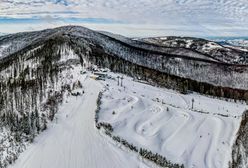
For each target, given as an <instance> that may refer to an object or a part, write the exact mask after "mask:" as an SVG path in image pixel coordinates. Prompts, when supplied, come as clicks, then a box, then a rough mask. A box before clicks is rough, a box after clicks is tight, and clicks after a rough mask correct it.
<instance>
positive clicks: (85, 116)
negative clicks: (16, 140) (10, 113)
mask: <svg viewBox="0 0 248 168" xmlns="http://www.w3.org/2000/svg"><path fill="white" fill-rule="evenodd" d="M84 87H85V89H86V90H85V91H86V93H85V95H84V96H82V97H78V98H75V97H74V98H71V99H70V101H69V103H68V104H65V105H63V106H62V108H61V109H60V110H59V111H60V112H59V113H58V114H57V121H56V122H55V123H53V124H51V125H50V127H49V129H48V130H47V131H45V132H43V133H42V134H41V135H39V136H38V137H37V138H36V139H35V142H34V143H33V144H31V145H30V146H29V147H28V148H27V150H26V151H25V152H24V153H22V154H21V156H20V157H19V159H18V160H17V161H16V163H15V164H14V165H11V166H10V168H127V167H128V168H138V167H146V165H145V164H143V163H142V162H141V161H139V159H138V157H137V156H134V155H132V154H128V153H127V152H126V151H123V150H121V149H120V148H117V147H116V146H115V145H114V144H111V143H109V142H108V140H107V139H106V138H104V137H102V136H101V135H100V134H99V133H98V131H97V130H96V129H95V126H94V117H95V111H94V110H95V108H96V99H97V96H98V93H99V91H100V90H101V88H102V86H101V85H100V84H99V83H97V82H95V81H93V80H91V79H87V80H86V82H85V84H84Z"/></svg>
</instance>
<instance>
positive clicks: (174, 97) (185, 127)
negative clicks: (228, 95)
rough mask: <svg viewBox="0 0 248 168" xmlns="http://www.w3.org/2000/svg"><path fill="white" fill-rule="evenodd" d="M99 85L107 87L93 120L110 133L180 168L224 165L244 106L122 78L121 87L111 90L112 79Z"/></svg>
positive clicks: (223, 166) (217, 167)
mask: <svg viewBox="0 0 248 168" xmlns="http://www.w3.org/2000/svg"><path fill="white" fill-rule="evenodd" d="M111 75H112V77H115V76H116V74H111ZM119 76H120V75H119ZM103 84H105V85H106V86H107V88H108V89H107V90H106V92H104V94H103V97H102V104H101V111H100V114H99V121H100V122H107V123H110V124H111V125H112V126H113V128H114V132H113V133H114V134H115V135H118V136H120V137H122V138H123V139H125V140H127V141H128V142H129V143H131V144H134V145H135V146H138V147H142V148H145V149H149V150H151V151H153V153H159V154H161V155H163V156H165V157H166V158H167V159H169V160H170V161H172V162H174V163H180V164H184V166H185V167H186V168H209V167H211V168H225V167H228V162H229V161H230V159H231V152H232V144H233V142H234V140H235V135H236V132H237V130H238V128H239V124H240V116H241V115H242V113H243V112H244V111H245V109H246V108H247V106H246V105H245V104H241V103H234V102H226V101H223V100H218V99H214V98H210V97H205V96H204V95H198V94H196V93H192V94H186V95H183V94H180V93H178V92H176V91H173V90H168V89H165V88H158V87H153V86H150V85H146V84H143V83H139V82H134V81H133V79H132V78H129V77H126V76H124V79H123V85H124V86H125V88H124V87H120V86H117V81H116V80H106V81H105V82H103ZM192 99H194V106H193V110H192V109H191V107H192ZM198 111H199V112H198ZM113 112H114V113H113ZM224 116H228V117H224Z"/></svg>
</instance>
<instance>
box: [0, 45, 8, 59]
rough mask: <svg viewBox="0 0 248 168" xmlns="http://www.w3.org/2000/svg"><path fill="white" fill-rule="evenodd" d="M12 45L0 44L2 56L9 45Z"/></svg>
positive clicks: (0, 54) (0, 55)
mask: <svg viewBox="0 0 248 168" xmlns="http://www.w3.org/2000/svg"><path fill="white" fill-rule="evenodd" d="M9 46H10V45H0V58H1V57H2V56H3V52H5V50H6V49H7V48H8V47H9Z"/></svg>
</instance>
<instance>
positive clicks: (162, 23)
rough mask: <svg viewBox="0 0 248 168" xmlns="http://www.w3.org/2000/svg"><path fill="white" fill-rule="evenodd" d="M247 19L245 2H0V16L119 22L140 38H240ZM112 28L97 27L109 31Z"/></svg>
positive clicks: (246, 24) (194, 0) (202, 0)
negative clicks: (141, 33)
mask: <svg viewBox="0 0 248 168" xmlns="http://www.w3.org/2000/svg"><path fill="white" fill-rule="evenodd" d="M247 16H248V3H247V0H135V1H134V0H46V1H45V0H0V17H12V18H32V17H42V18H47V19H48V21H49V24H47V26H49V25H50V24H52V22H54V23H53V24H52V25H55V23H56V24H57V22H56V20H53V19H52V18H58V17H59V18H64V19H66V18H103V19H109V20H115V21H120V22H123V24H122V25H119V26H121V27H123V26H124V27H125V26H126V27H129V28H128V30H129V31H130V34H133V32H137V28H139V30H140V31H141V32H143V34H144V35H145V32H147V34H148V35H149V34H156V32H159V34H163V33H162V32H164V34H166V35H167V34H168V33H169V34H175V35H177V34H179V35H181V34H185V35H188V34H192V35H194V34H195V36H199V35H201V36H203V35H205V36H208V35H239V36H241V35H246V34H244V33H245V32H247V30H248V28H246V29H245V27H248V17H247ZM66 23H67V22H65V23H64V24H66ZM59 24H61V23H59ZM78 24H80V23H78ZM133 25H137V26H136V27H135V28H133ZM90 26H91V27H96V26H94V25H93V24H92V25H90ZM116 26H117V25H116V24H115V25H114V24H113V25H112V27H111V25H105V26H103V25H102V24H101V25H98V27H103V28H104V29H106V28H107V27H111V28H110V29H111V30H112V29H116ZM2 27H3V26H1V27H0V31H5V30H4V28H2ZM121 27H119V29H120V30H121V29H123V28H121ZM142 27H143V28H142ZM147 27H149V29H148V28H147ZM158 27H159V29H158ZM141 28H142V29H141ZM244 29H245V30H244ZM118 33H122V32H118Z"/></svg>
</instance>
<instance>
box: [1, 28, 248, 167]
mask: <svg viewBox="0 0 248 168" xmlns="http://www.w3.org/2000/svg"><path fill="white" fill-rule="evenodd" d="M247 55H248V53H247V52H246V51H243V50H239V49H234V48H230V47H226V46H222V45H219V44H217V43H215V42H212V41H207V40H203V39H195V38H181V37H165V38H147V39H135V40H134V39H130V38H126V37H123V36H119V35H114V34H111V33H106V32H96V31H92V30H90V29H87V28H84V27H78V26H66V27H59V28H55V29H47V30H43V31H38V32H26V33H18V34H11V35H6V36H1V37H0V116H1V122H0V123H1V124H0V128H1V130H2V131H1V133H0V135H1V136H0V138H1V139H0V140H1V141H0V142H2V143H0V148H1V149H3V150H0V156H1V157H0V158H1V159H0V167H1V166H2V167H6V166H7V165H9V164H11V163H12V162H13V161H14V160H16V159H17V158H18V156H19V153H20V152H22V151H23V150H24V149H25V146H26V145H27V144H28V143H29V142H32V141H33V140H34V137H35V136H36V135H37V134H39V133H40V132H42V131H44V130H46V128H47V125H48V124H49V123H50V122H51V121H53V120H56V117H55V115H56V113H57V112H58V110H59V107H61V105H64V104H65V103H66V102H69V100H71V99H72V97H74V96H75V97H77V96H82V95H84V91H85V88H84V85H83V84H84V81H85V76H83V73H84V72H85V70H92V69H94V68H93V67H94V66H93V65H97V66H98V67H104V68H108V69H110V70H111V71H113V72H120V73H123V74H126V75H128V76H131V77H133V78H134V79H136V80H143V81H146V82H148V83H149V84H153V85H155V86H157V85H159V86H163V87H167V88H169V89H174V90H178V91H180V92H181V93H184V94H185V93H188V92H189V90H191V91H195V92H198V93H202V94H206V95H211V96H214V97H224V98H231V99H235V100H242V101H243V100H246V101H247V100H248V82H247V81H248V61H247V60H246V57H247ZM72 106H73V105H72ZM241 109H243V108H241ZM72 111H75V110H73V109H72ZM221 115H223V114H221ZM239 117H240V122H241V118H242V116H241V114H240V115H239ZM235 121H236V120H235ZM240 122H237V123H238V125H239V123H240ZM243 122H244V124H243V125H245V126H246V120H245V121H243ZM243 125H242V126H243ZM236 126H237V125H236ZM235 128H236V127H235ZM243 129H244V130H246V127H244V128H243V127H242V130H243ZM236 131H238V129H237V130H236ZM94 136H95V135H94ZM232 138H233V137H232ZM240 138H241V140H240V141H237V144H236V148H235V150H236V151H235V152H234V155H235V157H236V156H237V157H241V158H245V157H246V155H245V154H244V152H243V151H245V152H246V151H247V150H248V148H247V145H246V144H245V142H246V139H247V136H246V134H241V133H240ZM113 155H114V154H113ZM244 155H245V156H244ZM233 160H235V158H233ZM243 163H246V162H245V161H244V162H239V161H238V159H237V162H235V165H239V164H243ZM117 165H118V164H117Z"/></svg>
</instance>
